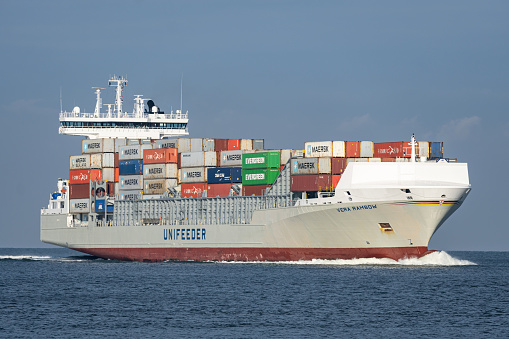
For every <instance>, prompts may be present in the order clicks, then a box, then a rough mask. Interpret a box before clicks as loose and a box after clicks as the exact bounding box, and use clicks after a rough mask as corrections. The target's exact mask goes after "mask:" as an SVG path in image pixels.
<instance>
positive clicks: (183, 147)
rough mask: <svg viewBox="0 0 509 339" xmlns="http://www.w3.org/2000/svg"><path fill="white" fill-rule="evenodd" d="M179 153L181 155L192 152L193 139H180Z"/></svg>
mask: <svg viewBox="0 0 509 339" xmlns="http://www.w3.org/2000/svg"><path fill="white" fill-rule="evenodd" d="M178 152H179V153H185V152H191V139H189V138H179V139H178Z"/></svg>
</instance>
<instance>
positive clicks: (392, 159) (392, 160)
mask: <svg viewBox="0 0 509 339" xmlns="http://www.w3.org/2000/svg"><path fill="white" fill-rule="evenodd" d="M382 162H396V158H382Z"/></svg>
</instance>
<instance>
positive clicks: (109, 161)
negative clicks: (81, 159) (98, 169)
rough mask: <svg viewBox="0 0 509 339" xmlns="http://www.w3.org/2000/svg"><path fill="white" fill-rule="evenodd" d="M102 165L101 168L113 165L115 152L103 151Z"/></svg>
mask: <svg viewBox="0 0 509 339" xmlns="http://www.w3.org/2000/svg"><path fill="white" fill-rule="evenodd" d="M102 166H103V168H110V167H115V153H103V154H102Z"/></svg>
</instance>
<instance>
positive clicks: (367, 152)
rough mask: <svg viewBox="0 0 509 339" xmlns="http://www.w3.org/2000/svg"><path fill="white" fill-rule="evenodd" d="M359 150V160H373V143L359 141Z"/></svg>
mask: <svg viewBox="0 0 509 339" xmlns="http://www.w3.org/2000/svg"><path fill="white" fill-rule="evenodd" d="M359 148H360V157H361V158H373V154H374V146H373V141H360V142H359Z"/></svg>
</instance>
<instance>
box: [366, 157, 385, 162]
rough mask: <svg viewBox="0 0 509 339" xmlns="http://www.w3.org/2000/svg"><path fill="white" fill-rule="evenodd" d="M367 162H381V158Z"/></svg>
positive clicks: (370, 159)
mask: <svg viewBox="0 0 509 339" xmlns="http://www.w3.org/2000/svg"><path fill="white" fill-rule="evenodd" d="M368 162H382V158H368Z"/></svg>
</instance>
